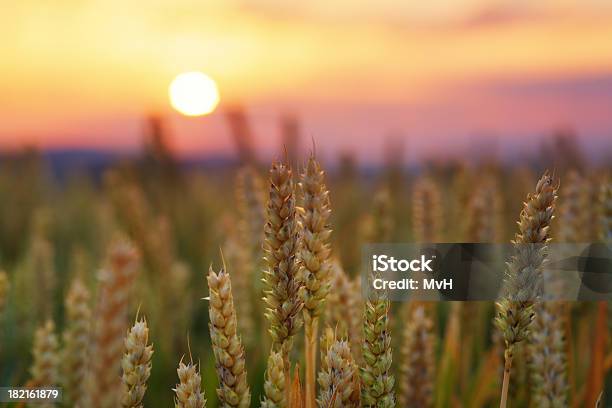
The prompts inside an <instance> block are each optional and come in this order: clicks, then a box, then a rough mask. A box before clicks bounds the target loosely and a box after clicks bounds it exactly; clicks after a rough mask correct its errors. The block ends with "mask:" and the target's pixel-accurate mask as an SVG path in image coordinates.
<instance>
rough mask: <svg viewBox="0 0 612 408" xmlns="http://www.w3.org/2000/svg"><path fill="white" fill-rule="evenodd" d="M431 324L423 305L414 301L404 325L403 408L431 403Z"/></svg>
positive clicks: (401, 389) (432, 334) (433, 357)
mask: <svg viewBox="0 0 612 408" xmlns="http://www.w3.org/2000/svg"><path fill="white" fill-rule="evenodd" d="M433 328H434V324H433V322H432V320H431V318H429V317H428V316H427V313H426V307H425V306H424V305H423V304H415V305H414V307H412V308H411V309H410V316H409V317H408V322H407V323H406V325H405V328H404V339H403V342H402V348H401V355H402V364H401V366H400V373H401V377H400V378H401V382H400V386H399V388H400V392H399V403H400V405H401V406H402V407H415V408H426V407H431V406H433V391H434V380H435V364H436V363H435V346H436V338H435V335H434V333H433Z"/></svg>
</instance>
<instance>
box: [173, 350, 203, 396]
mask: <svg viewBox="0 0 612 408" xmlns="http://www.w3.org/2000/svg"><path fill="white" fill-rule="evenodd" d="M176 372H177V374H178V378H179V383H178V384H177V385H176V387H175V388H173V389H172V391H174V393H175V394H176V397H175V398H174V406H175V408H204V407H206V398H204V393H203V392H202V391H201V388H202V377H200V372H199V371H198V366H197V364H193V363H192V362H189V363H188V364H185V363H183V359H181V361H180V362H179V366H178V369H177V370H176Z"/></svg>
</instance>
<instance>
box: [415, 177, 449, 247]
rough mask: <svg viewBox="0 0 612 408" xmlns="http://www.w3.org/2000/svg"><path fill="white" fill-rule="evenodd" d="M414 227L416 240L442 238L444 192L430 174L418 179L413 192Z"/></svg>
mask: <svg viewBox="0 0 612 408" xmlns="http://www.w3.org/2000/svg"><path fill="white" fill-rule="evenodd" d="M412 224H413V225H412V228H413V231H414V239H415V241H416V242H421V243H432V242H438V241H439V240H440V235H441V231H442V194H441V193H440V190H439V189H438V186H437V185H436V183H435V182H434V180H433V179H431V178H430V177H428V176H424V177H422V178H420V179H419V180H417V182H416V183H415V185H414V189H413V192H412Z"/></svg>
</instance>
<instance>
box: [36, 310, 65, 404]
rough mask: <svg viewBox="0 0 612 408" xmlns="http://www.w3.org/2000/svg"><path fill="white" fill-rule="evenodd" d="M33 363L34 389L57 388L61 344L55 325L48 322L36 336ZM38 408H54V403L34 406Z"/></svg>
mask: <svg viewBox="0 0 612 408" xmlns="http://www.w3.org/2000/svg"><path fill="white" fill-rule="evenodd" d="M32 355H33V360H34V361H33V363H32V367H31V369H30V374H31V375H32V382H31V384H32V386H33V387H40V388H44V387H55V386H57V385H58V384H59V363H60V362H59V344H58V340H57V336H56V334H55V324H54V323H53V321H52V320H47V321H46V322H45V324H44V325H43V326H41V327H39V328H38V329H37V330H36V332H35V334H34V345H33V347H32ZM31 406H32V407H34V406H36V407H38V408H40V407H43V408H46V407H52V406H53V404H52V403H43V404H32V405H31Z"/></svg>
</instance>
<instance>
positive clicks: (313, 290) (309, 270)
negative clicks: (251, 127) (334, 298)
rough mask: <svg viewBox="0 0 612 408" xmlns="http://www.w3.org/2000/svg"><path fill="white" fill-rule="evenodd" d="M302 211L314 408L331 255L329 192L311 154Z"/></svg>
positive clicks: (309, 395)
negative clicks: (319, 337) (320, 338)
mask: <svg viewBox="0 0 612 408" xmlns="http://www.w3.org/2000/svg"><path fill="white" fill-rule="evenodd" d="M300 191H301V195H302V206H303V211H302V212H301V213H300V220H301V222H302V234H301V245H300V252H299V258H300V263H301V269H300V280H301V281H302V283H303V285H304V291H303V295H304V297H303V302H304V309H303V310H304V326H305V347H306V350H305V352H306V381H305V386H306V391H305V397H306V400H305V405H306V408H314V407H315V372H316V353H317V332H318V323H319V316H320V315H321V313H322V312H323V309H324V307H325V301H326V298H327V295H328V293H329V289H330V279H331V273H330V269H331V267H330V262H329V256H330V252H331V247H330V243H329V240H330V235H331V228H330V226H329V216H330V214H331V208H330V204H329V191H327V188H326V186H325V173H324V172H323V170H321V166H320V165H319V163H318V162H317V160H316V159H315V157H314V155H313V154H311V155H310V158H309V159H308V163H307V165H306V168H305V170H304V172H303V173H302V176H301V183H300Z"/></svg>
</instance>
